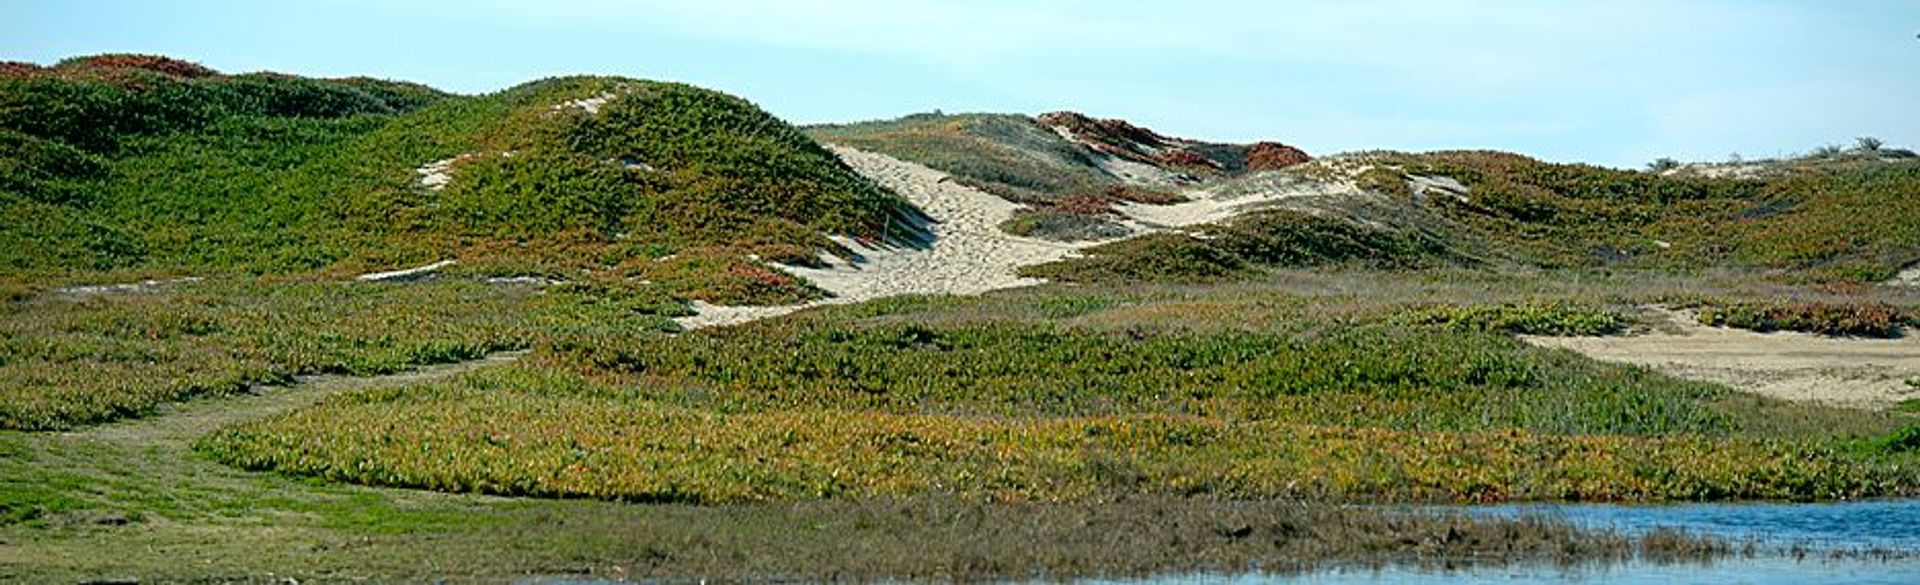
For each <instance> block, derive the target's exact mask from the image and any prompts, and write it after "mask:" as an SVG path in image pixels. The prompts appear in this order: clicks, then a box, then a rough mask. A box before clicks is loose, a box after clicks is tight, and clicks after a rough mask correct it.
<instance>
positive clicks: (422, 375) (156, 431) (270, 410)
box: [66, 352, 526, 449]
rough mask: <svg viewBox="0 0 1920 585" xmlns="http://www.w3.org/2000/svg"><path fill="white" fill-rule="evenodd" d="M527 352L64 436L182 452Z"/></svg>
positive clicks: (271, 393) (187, 407)
mask: <svg viewBox="0 0 1920 585" xmlns="http://www.w3.org/2000/svg"><path fill="white" fill-rule="evenodd" d="M523 355H526V352H506V353H496V354H493V355H490V356H487V357H485V358H482V359H478V360H473V361H466V362H459V363H453V364H442V365H435V366H426V367H423V368H419V369H415V370H411V371H407V372H400V373H397V374H391V375H386V376H370V377H359V376H337V375H328V376H304V377H302V378H300V380H299V381H298V382H297V383H295V384H292V385H289V386H266V387H261V388H259V389H258V391H257V392H255V393H253V394H245V395H238V396H218V397H208V398H202V399H197V400H191V401H187V402H182V403H174V404H167V405H163V406H161V407H160V410H159V412H155V413H153V414H151V415H148V416H143V417H140V418H135V419H127V420H122V421H118V422H113V423H108V424H104V425H99V426H95V427H90V428H87V429H83V430H79V431H74V432H71V433H66V436H68V437H74V438H83V439H92V440H99V441H108V442H115V443H129V444H139V445H146V446H154V447H164V448H176V449H185V448H189V447H191V446H192V444H193V441H194V440H196V439H198V438H200V437H201V436H204V435H206V434H207V433H211V432H213V431H215V430H218V429H219V428H220V427H223V426H226V425H229V424H234V423H241V422H247V421H252V420H258V419H262V418H266V417H269V416H273V415H276V414H280V413H284V412H290V411H293V410H297V409H300V408H304V407H307V406H311V405H313V404H315V403H318V402H320V401H321V400H325V399H326V398H327V397H329V396H333V395H336V394H342V393H346V392H350V391H354V390H364V389H369V388H392V387H396V386H405V385H409V384H418V383H422V382H431V381H434V380H441V379H446V378H450V377H453V376H457V375H460V374H464V373H467V372H471V371H474V370H478V369H480V368H485V367H489V366H497V365H503V364H509V363H513V362H514V361H515V360H518V359H520V357H521V356H523Z"/></svg>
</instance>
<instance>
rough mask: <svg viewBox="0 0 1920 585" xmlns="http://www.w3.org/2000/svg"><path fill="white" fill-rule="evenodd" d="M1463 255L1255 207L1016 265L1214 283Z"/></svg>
mask: <svg viewBox="0 0 1920 585" xmlns="http://www.w3.org/2000/svg"><path fill="white" fill-rule="evenodd" d="M1473 262H1475V260H1474V259H1472V258H1471V257H1469V256H1466V255H1464V254H1461V253H1459V252H1456V251H1455V250H1452V249H1450V248H1449V247H1448V244H1447V242H1445V241H1444V240H1442V239H1440V238H1439V237H1437V236H1435V235H1433V234H1430V233H1423V232H1419V231H1410V230H1396V229H1393V228H1381V227H1375V226H1368V225H1362V224H1360V223H1357V222H1356V221H1355V220H1352V219H1347V218H1340V217H1329V216H1325V215H1320V214H1315V213H1308V212H1301V211H1293V210H1269V211H1257V212H1253V213H1249V214H1246V215H1242V216H1240V217H1237V218H1234V219H1233V220H1230V221H1226V222H1222V223H1219V224H1215V225H1212V226H1208V227H1207V228H1206V230H1205V232H1204V233H1201V234H1182V233H1161V234H1153V235H1149V236H1145V237H1140V238H1134V239H1130V240H1124V241H1120V242H1114V243H1111V244H1104V245H1100V246H1095V247H1093V248H1089V249H1088V250H1086V253H1085V255H1084V256H1082V257H1078V258H1071V259H1067V260H1062V261H1059V262H1054V263H1050V264H1043V265H1039V266H1034V267H1029V268H1026V269H1023V270H1022V271H1021V272H1022V274H1025V275H1028V276H1035V277H1040V278H1047V279H1053V280H1064V281H1070V282H1103V283H1124V282H1142V281H1147V282H1155V281H1158V282H1217V281H1222V280H1229V279H1233V278H1238V277H1246V276H1251V275H1253V274H1257V273H1258V271H1259V269H1272V268H1301V267H1319V266H1348V267H1355V266H1358V267H1367V268H1376V269H1399V270H1404V269H1415V268H1430V267H1438V266H1447V265H1458V264H1471V263H1473Z"/></svg>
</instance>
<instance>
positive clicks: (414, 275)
mask: <svg viewBox="0 0 1920 585" xmlns="http://www.w3.org/2000/svg"><path fill="white" fill-rule="evenodd" d="M458 263H459V261H456V260H441V261H439V262H435V263H432V264H428V265H426V266H416V267H413V268H403V269H400V270H390V271H386V272H369V273H366V274H362V275H360V276H358V277H355V280H359V281H360V282H410V281H414V280H420V279H422V278H426V277H428V276H432V275H433V274H434V273H436V272H439V271H440V269H442V268H446V267H448V266H452V265H454V264H458Z"/></svg>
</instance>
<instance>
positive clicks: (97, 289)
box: [54, 276, 204, 295]
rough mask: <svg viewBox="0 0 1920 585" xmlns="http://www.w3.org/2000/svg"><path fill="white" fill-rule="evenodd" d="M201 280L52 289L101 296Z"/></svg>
mask: <svg viewBox="0 0 1920 585" xmlns="http://www.w3.org/2000/svg"><path fill="white" fill-rule="evenodd" d="M201 280H204V279H202V278H200V277H198V276H189V277H186V278H170V279H166V280H154V279H147V280H142V281H140V282H128V283H121V284H85V285H78V286H65V287H60V288H57V289H54V292H59V293H65V294H70V295H101V294H109V293H132V292H148V291H154V290H159V289H163V288H166V287H169V286H172V285H176V284H188V283H194V282H200V281H201Z"/></svg>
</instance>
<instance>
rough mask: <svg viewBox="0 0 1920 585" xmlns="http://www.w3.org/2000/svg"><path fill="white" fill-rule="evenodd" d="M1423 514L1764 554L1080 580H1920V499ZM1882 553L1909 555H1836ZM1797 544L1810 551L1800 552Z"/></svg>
mask: <svg viewBox="0 0 1920 585" xmlns="http://www.w3.org/2000/svg"><path fill="white" fill-rule="evenodd" d="M1413 511H1414V512H1416V513H1436V514H1463V515H1467V516H1492V517H1501V516H1542V517H1547V518H1553V519H1560V520H1564V521H1566V522H1570V523H1572V524H1574V525H1576V526H1581V527H1586V528H1593V529H1610V530H1617V531H1619V532H1622V533H1626V534H1643V533H1645V532H1647V531H1649V530H1652V529H1655V528H1662V527H1665V528H1679V529H1683V530H1686V531H1687V532H1689V533H1692V534H1697V535H1711V536H1717V537H1720V538H1723V539H1725V540H1727V541H1729V542H1730V543H1732V544H1734V545H1735V547H1736V548H1738V547H1740V546H1741V545H1744V544H1745V543H1746V542H1748V541H1753V542H1755V543H1756V544H1757V545H1758V546H1757V547H1756V548H1757V549H1758V551H1759V553H1760V554H1758V555H1757V556H1753V557H1748V556H1742V555H1737V554H1736V555H1733V556H1729V557H1726V558H1722V559H1719V560H1714V561H1707V562H1680V563H1657V562H1650V561H1643V560H1633V561H1626V562H1592V563H1578V564H1571V565H1555V564H1551V563H1541V564H1516V565H1509V566H1499V567H1494V566H1479V567H1475V566H1466V567H1464V568H1433V567H1417V566H1398V565H1389V566H1381V567H1333V568H1328V569H1323V570H1319V571H1314V572H1309V573H1304V574H1295V575H1258V574H1254V575H1220V574H1186V575H1167V576H1162V577H1155V578H1149V579H1144V580H1137V581H1102V580H1089V581H1081V583H1085V584H1087V585H1116V584H1122V583H1124V584H1126V585H1137V584H1151V585H1185V584H1189V583H1228V584H1235V585H1254V584H1299V585H1347V584H1360V583H1382V584H1388V585H1425V584H1430V583H1431V584H1437V583H1448V584H1453V583H1464V584H1469V585H1472V584H1483V585H1484V584H1513V583H1553V584H1564V585H1589V584H1607V585H1653V584H1667V583H1695V584H1700V585H1736V584H1738V585H1801V584H1827V583H1836V584H1837V583H1846V584H1860V585H1920V500H1876V501H1863V502H1842V503H1827V504H1771V503H1755V504H1681V505H1666V506H1627V505H1601V504H1519V505H1503V506H1436V507H1421V508H1414V509H1413ZM1869 549H1877V550H1884V551H1893V552H1895V553H1905V555H1904V557H1893V558H1891V560H1888V559H1887V558H1876V557H1874V556H1872V555H1858V554H1855V555H1836V554H1832V553H1836V552H1846V551H1854V552H1858V551H1863V550H1869ZM1795 550H1804V551H1807V552H1805V554H1794V551H1795ZM528 582H529V583H531V582H538V583H548V584H550V583H569V584H573V583H580V584H584V583H600V582H599V581H593V580H591V579H589V580H567V579H562V580H535V581H528Z"/></svg>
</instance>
